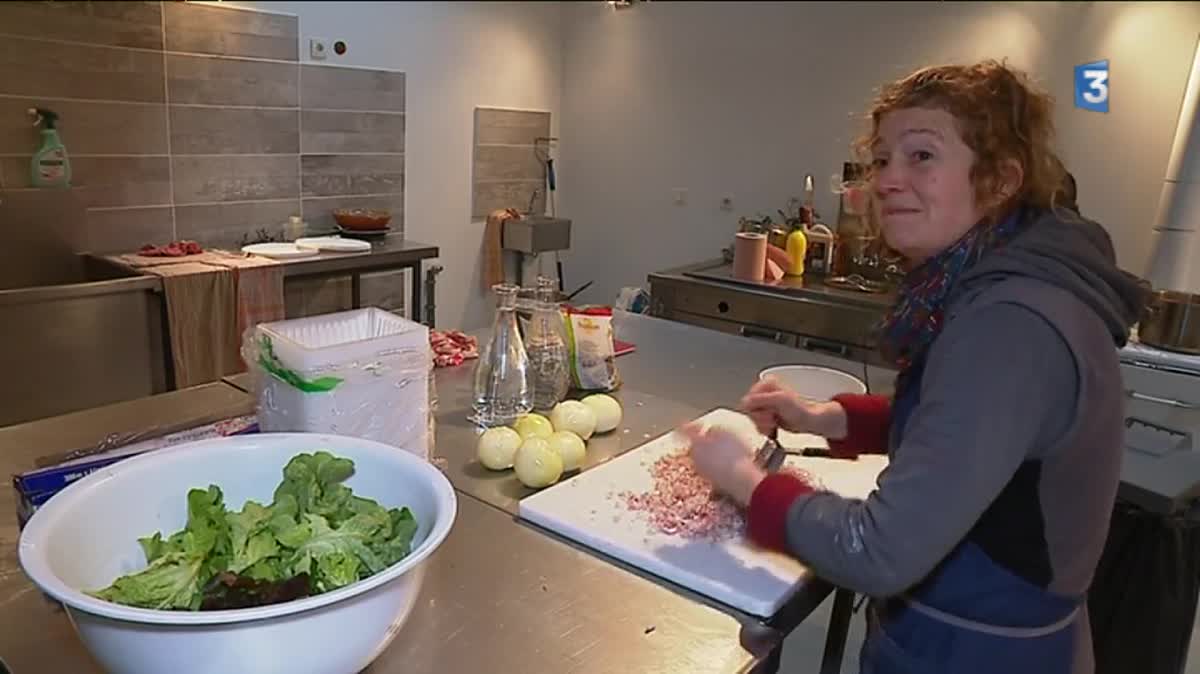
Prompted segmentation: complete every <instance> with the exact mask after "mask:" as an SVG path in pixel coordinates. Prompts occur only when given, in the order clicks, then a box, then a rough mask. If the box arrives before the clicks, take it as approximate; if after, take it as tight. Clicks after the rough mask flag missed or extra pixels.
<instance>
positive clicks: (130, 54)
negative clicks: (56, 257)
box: [0, 2, 404, 252]
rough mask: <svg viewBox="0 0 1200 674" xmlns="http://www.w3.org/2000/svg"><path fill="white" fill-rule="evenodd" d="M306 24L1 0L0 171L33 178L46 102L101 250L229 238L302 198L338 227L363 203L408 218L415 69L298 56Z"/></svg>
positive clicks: (14, 181)
mask: <svg viewBox="0 0 1200 674" xmlns="http://www.w3.org/2000/svg"><path fill="white" fill-rule="evenodd" d="M298 29H299V26H298V21H297V18H296V17H294V16H289V15H282V14H267V13H261V12H251V11H245V10H238V9H233V8H225V7H214V6H211V5H200V4H196V3H185V2H162V3H160V2H52V3H51V2H5V3H0V35H4V36H5V39H4V40H3V41H0V186H3V187H4V188H5V189H14V188H24V187H28V186H29V161H30V156H31V155H32V153H33V151H34V150H35V149H36V148H37V146H38V142H39V139H38V135H37V132H36V131H35V130H34V129H33V128H32V127H31V120H30V118H29V117H28V116H27V115H26V112H25V111H26V109H28V108H30V107H34V106H42V107H48V108H51V109H53V110H54V111H55V112H58V113H59V114H60V115H61V121H60V126H61V131H60V133H61V136H62V138H63V141H64V142H65V144H66V146H67V151H68V152H69V153H70V155H71V158H72V160H71V163H72V169H73V172H74V179H73V181H72V183H73V185H74V186H75V187H77V188H78V189H79V190H80V192H81V194H82V195H83V198H84V200H85V203H86V204H87V206H88V207H89V219H88V223H87V228H88V230H89V231H88V237H87V240H88V241H89V244H90V247H91V248H92V249H93V250H96V251H101V252H109V251H118V250H127V249H130V248H134V247H137V246H140V245H141V244H143V243H148V242H156V243H165V242H166V241H169V240H172V239H180V238H186V239H195V240H198V241H200V242H201V243H204V244H208V245H232V244H237V243H239V242H240V240H241V238H242V236H243V235H246V234H251V235H252V234H253V233H254V232H256V231H257V230H258V229H260V228H267V229H270V230H272V231H274V230H276V229H277V228H279V227H280V226H281V225H282V224H283V223H284V222H285V221H287V219H288V216H290V215H293V214H298V213H302V214H303V216H304V218H305V220H306V221H308V222H309V223H310V227H311V228H312V229H316V230H328V229H331V228H332V227H333V219H332V210H333V209H334V208H338V207H352V206H363V207H377V208H387V209H389V210H391V211H392V214H393V219H392V224H393V227H394V228H395V229H397V230H399V231H402V228H403V221H404V73H399V72H390V71H380V70H360V69H354V68H339V67H329V66H324V65H316V64H300V63H299V43H300V41H299V34H298ZM164 41H165V45H164ZM164 46H165V50H164Z"/></svg>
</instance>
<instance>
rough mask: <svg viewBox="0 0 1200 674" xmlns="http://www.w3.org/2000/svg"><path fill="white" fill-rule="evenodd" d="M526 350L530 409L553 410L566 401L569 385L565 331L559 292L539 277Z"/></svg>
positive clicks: (547, 280) (527, 334) (547, 281)
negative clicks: (530, 391)
mask: <svg viewBox="0 0 1200 674" xmlns="http://www.w3.org/2000/svg"><path fill="white" fill-rule="evenodd" d="M525 350H526V352H528V354H529V379H530V385H531V386H532V388H533V407H534V409H537V410H549V409H553V408H554V406H555V405H557V404H558V403H559V402H560V401H562V400H563V399H564V398H566V397H567V391H568V390H569V389H570V385H571V382H570V374H569V372H568V371H567V363H568V360H567V336H566V327H565V326H564V325H563V319H562V310H561V309H559V306H558V290H557V288H556V287H555V285H554V281H553V280H551V279H548V278H544V277H538V281H537V302H536V303H535V305H534V309H533V317H532V319H531V320H530V322H529V328H528V330H527V332H526V334H525Z"/></svg>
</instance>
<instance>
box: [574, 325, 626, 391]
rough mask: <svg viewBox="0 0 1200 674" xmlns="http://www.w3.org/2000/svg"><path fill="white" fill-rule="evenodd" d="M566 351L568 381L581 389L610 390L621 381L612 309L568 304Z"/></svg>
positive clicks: (616, 386)
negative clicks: (578, 306)
mask: <svg viewBox="0 0 1200 674" xmlns="http://www.w3.org/2000/svg"><path fill="white" fill-rule="evenodd" d="M563 318H564V323H565V324H566V328H567V355H568V357H569V358H570V368H571V384H572V385H573V386H574V387H575V388H576V389H579V390H581V391H612V390H614V389H616V388H618V387H619V386H620V385H621V376H620V374H618V373H617V362H616V361H617V354H616V348H615V347H614V346H613V328H612V309H610V308H607V307H600V308H593V309H575V308H573V307H568V308H567V310H566V316H564V317H563Z"/></svg>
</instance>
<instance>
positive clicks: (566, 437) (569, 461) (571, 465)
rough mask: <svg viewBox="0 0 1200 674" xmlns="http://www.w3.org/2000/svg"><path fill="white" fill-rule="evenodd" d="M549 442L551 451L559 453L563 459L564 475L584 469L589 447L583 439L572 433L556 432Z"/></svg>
mask: <svg viewBox="0 0 1200 674" xmlns="http://www.w3.org/2000/svg"><path fill="white" fill-rule="evenodd" d="M547 442H549V443H550V449H553V450H554V451H556V452H558V455H559V456H561V457H562V462H563V472H564V473H569V472H571V471H573V470H579V469H580V468H582V467H583V458H584V456H585V455H586V454H587V446H586V445H584V444H583V438H581V437H579V436H578V435H575V434H574V433H572V432H571V431H555V433H554V435H551V436H550V439H549V440H548V441H547Z"/></svg>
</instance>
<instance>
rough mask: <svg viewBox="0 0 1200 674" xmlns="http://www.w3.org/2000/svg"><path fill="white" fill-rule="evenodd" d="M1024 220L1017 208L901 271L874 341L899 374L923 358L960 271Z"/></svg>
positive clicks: (939, 326) (1004, 240)
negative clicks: (877, 339)
mask: <svg viewBox="0 0 1200 674" xmlns="http://www.w3.org/2000/svg"><path fill="white" fill-rule="evenodd" d="M1025 221H1026V219H1025V218H1023V217H1021V211H1020V210H1019V209H1018V210H1017V211H1014V212H1013V213H1011V214H1009V216H1008V217H1007V218H1005V219H1004V220H1002V221H1001V222H1000V223H999V224H996V225H994V226H987V225H978V226H975V227H972V228H971V230H970V231H968V232H967V233H966V234H964V235H963V237H962V238H961V239H959V240H958V242H957V243H955V244H954V245H952V246H950V247H949V248H947V249H946V250H944V251H942V252H941V253H938V254H937V255H935V256H933V257H931V258H929V259H928V260H926V261H925V262H923V263H921V265H920V266H918V267H916V268H915V269H913V270H912V271H910V272H908V274H907V275H905V277H904V282H903V284H902V286H901V288H900V295H899V297H898V298H897V300H896V304H895V305H894V306H893V307H892V309H891V311H889V312H888V315H887V316H886V317H885V318H884V319H883V323H882V325H881V337H880V344H879V348H880V350H881V351H882V352H883V356H884V358H886V359H887V360H889V361H891V362H892V363H894V364H895V365H896V366H897V367H898V368H899V369H900V377H899V379H901V380H903V379H904V378H905V374H907V372H908V370H909V368H910V367H911V366H912V365H913V364H914V363H917V362H919V361H920V360H921V358H922V357H924V355H925V351H926V350H927V349H928V348H929V345H930V344H932V343H933V340H934V339H936V338H937V336H938V334H939V333H940V332H941V331H942V327H943V321H944V319H945V305H946V300H947V298H948V297H949V296H950V291H951V289H953V288H954V286H955V284H956V283H957V281H958V279H959V278H960V277H961V276H962V274H963V272H965V271H967V270H968V269H970V268H971V267H972V266H974V265H975V263H977V262H978V261H979V259H980V258H982V257H983V256H984V255H985V254H986V253H987V252H988V251H991V250H994V249H996V248H999V247H1001V246H1003V245H1004V244H1006V243H1008V242H1009V241H1011V240H1012V238H1013V237H1014V236H1016V235H1017V234H1018V233H1020V231H1021V230H1022V223H1024V222H1025ZM896 389H897V391H899V389H900V382H899V381H898V382H897V386H896Z"/></svg>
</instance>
